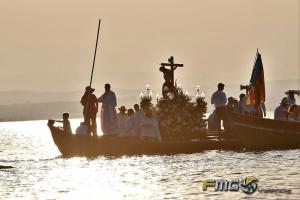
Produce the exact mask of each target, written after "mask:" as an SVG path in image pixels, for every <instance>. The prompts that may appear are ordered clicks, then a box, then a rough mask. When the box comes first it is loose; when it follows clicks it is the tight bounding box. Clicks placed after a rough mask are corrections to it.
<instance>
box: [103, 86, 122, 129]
mask: <svg viewBox="0 0 300 200" xmlns="http://www.w3.org/2000/svg"><path fill="white" fill-rule="evenodd" d="M104 89H105V92H104V94H102V95H101V96H100V97H99V98H98V101H99V102H100V103H102V107H101V116H100V119H101V128H102V132H103V135H114V134H116V130H117V128H118V122H117V112H116V106H117V99H116V95H115V93H114V92H113V91H111V89H110V84H108V83H107V84H105V86H104Z"/></svg>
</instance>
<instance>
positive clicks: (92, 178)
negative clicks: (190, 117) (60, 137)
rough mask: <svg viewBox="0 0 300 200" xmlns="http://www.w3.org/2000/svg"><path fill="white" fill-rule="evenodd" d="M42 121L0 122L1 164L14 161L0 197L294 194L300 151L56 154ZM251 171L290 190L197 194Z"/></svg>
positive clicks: (299, 193)
mask: <svg viewBox="0 0 300 200" xmlns="http://www.w3.org/2000/svg"><path fill="white" fill-rule="evenodd" d="M79 121H80V120H75V121H72V123H75V122H76V123H77V122H79ZM46 123H47V122H46V121H32V122H10V123H0V141H1V142H0V143H1V144H0V165H12V166H15V168H13V169H11V170H8V171H2V170H0V176H1V181H0V194H1V199H2V198H3V199H86V197H89V199H99V198H100V197H101V198H103V199H121V198H122V199H123V198H125V199H162V198H169V199H178V198H179V199H182V198H183V196H184V197H185V198H186V199H204V198H209V199H249V198H251V199H277V198H280V199H300V172H299V169H300V163H299V160H300V150H290V151H267V152H243V151H241V152H233V151H216V150H214V151H204V152H202V153H197V154H188V155H186V154H179V155H172V156H133V157H128V156H122V157H103V156H99V157H95V158H63V157H62V156H61V155H60V153H59V152H58V150H57V148H56V147H55V145H54V144H53V142H52V138H51V135H50V132H49V130H48V128H47V126H46ZM24 127H25V128H24ZM250 175H253V176H255V177H257V178H258V180H259V182H258V184H259V187H266V188H270V187H271V188H272V187H275V186H276V187H278V188H283V187H284V188H287V189H292V194H291V195H284V194H283V195H275V194H262V193H255V194H254V195H251V196H248V195H246V194H243V193H242V192H236V193H234V192H214V191H212V190H210V191H207V192H204V191H202V182H203V180H205V179H211V178H215V179H217V178H220V179H221V178H222V179H243V178H245V177H246V176H250Z"/></svg>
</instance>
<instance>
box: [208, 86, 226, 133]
mask: <svg viewBox="0 0 300 200" xmlns="http://www.w3.org/2000/svg"><path fill="white" fill-rule="evenodd" d="M224 86H225V85H224V84H223V83H219V84H218V90H217V91H216V92H215V93H213V95H212V97H211V104H213V105H214V106H215V108H216V118H217V126H218V132H219V133H220V132H221V120H223V125H224V129H225V132H226V131H229V123H228V117H227V111H226V103H227V97H226V94H225V93H224V92H223V90H224Z"/></svg>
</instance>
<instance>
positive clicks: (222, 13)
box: [0, 0, 300, 92]
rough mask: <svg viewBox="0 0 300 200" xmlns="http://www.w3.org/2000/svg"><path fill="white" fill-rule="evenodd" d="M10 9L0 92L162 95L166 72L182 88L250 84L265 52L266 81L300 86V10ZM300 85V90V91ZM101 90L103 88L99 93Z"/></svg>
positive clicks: (163, 4)
mask: <svg viewBox="0 0 300 200" xmlns="http://www.w3.org/2000/svg"><path fill="white" fill-rule="evenodd" d="M282 2H283V1H280V0H279V1H278V0H265V1H259V0H253V1H238V0H227V1H225V2H224V1H222V2H221V1H216V0H210V1H208V0H201V1H196V0H192V1H189V2H182V1H171V0H166V1H158V0H157V1H139V0H130V1H126V2H123V1H122V2H119V1H108V0H100V1H99V0H92V1H89V2H86V1H82V0H79V1H76V2H74V1H69V0H67V1H63V2H62V1H58V0H53V1H43V2H40V1H37V0H27V1H24V2H22V1H18V2H16V1H8V0H4V1H1V3H0V9H1V12H0V22H1V25H2V27H1V37H0V43H1V48H0V67H1V72H2V73H1V75H0V91H7V90H9V91H11V90H29V91H62V92H68V91H80V90H82V88H84V87H85V86H86V85H87V84H88V83H89V77H90V71H91V66H92V58H93V53H94V46H95V40H96V31H97V23H98V19H99V18H102V24H101V30H100V39H99V48H98V53H97V59H96V65H95V74H94V82H93V86H94V87H96V88H99V87H101V89H102V87H103V84H104V83H106V82H109V83H111V84H112V86H113V87H114V88H124V89H131V88H133V89H135V88H136V89H137V88H139V87H140V88H143V87H144V85H146V84H150V85H152V86H153V87H154V88H159V87H160V85H161V84H162V81H163V78H162V74H161V73H160V72H159V71H158V67H159V63H161V62H165V61H167V59H168V57H169V56H171V55H172V56H174V57H175V62H179V63H183V64H184V65H185V66H184V68H183V69H182V68H180V69H178V70H177V71H176V74H175V76H176V79H177V81H178V83H179V84H181V85H183V86H186V87H189V86H192V85H200V86H201V85H208V84H209V85H210V84H215V83H217V82H224V83H227V84H239V83H247V82H248V81H249V77H250V75H251V71H252V67H253V62H254V59H255V53H256V48H259V51H260V52H261V54H262V59H263V63H264V69H265V79H266V81H274V80H282V79H300V78H299V77H300V61H299V59H300V58H299V57H300V56H299V55H300V52H299V46H300V40H299V35H300V32H299V26H300V22H299V9H300V1H298V0H290V1H285V2H284V3H282ZM299 85H300V84H299ZM99 89H100V88H99Z"/></svg>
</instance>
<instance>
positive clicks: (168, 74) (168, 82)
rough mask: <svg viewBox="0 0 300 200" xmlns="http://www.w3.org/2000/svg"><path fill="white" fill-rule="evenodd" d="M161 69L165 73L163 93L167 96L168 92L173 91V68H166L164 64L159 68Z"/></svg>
mask: <svg viewBox="0 0 300 200" xmlns="http://www.w3.org/2000/svg"><path fill="white" fill-rule="evenodd" d="M159 71H161V72H162V73H163V74H164V79H165V82H164V84H163V86H162V95H163V97H165V96H167V94H168V93H169V92H170V91H172V88H173V85H172V76H173V73H172V70H170V69H167V68H165V67H164V66H161V67H160V68H159Z"/></svg>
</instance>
